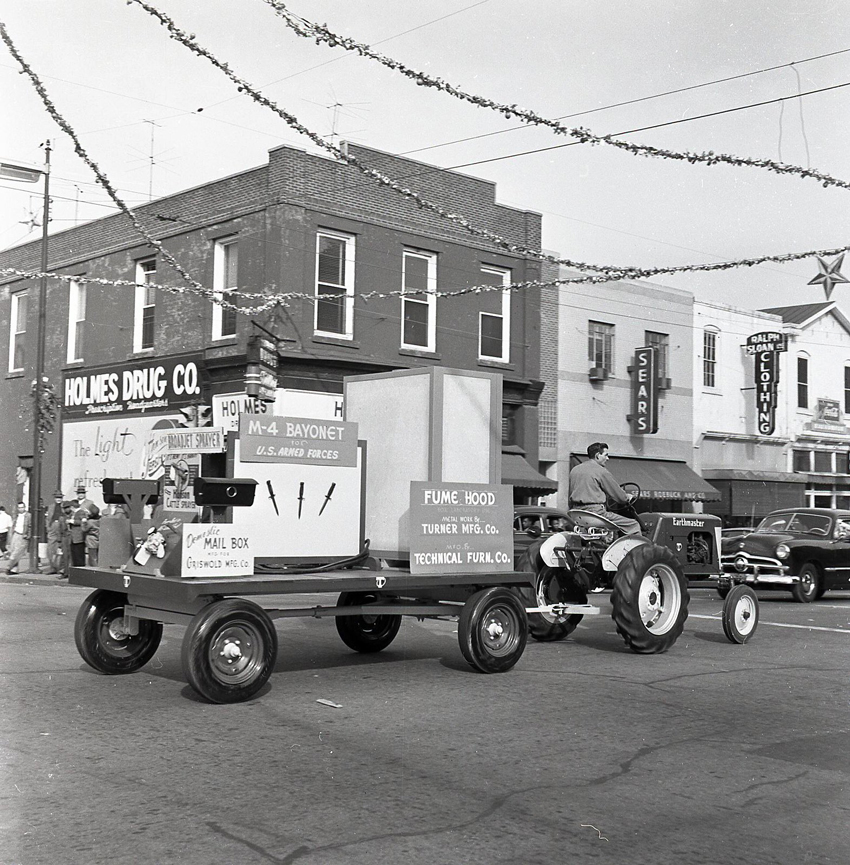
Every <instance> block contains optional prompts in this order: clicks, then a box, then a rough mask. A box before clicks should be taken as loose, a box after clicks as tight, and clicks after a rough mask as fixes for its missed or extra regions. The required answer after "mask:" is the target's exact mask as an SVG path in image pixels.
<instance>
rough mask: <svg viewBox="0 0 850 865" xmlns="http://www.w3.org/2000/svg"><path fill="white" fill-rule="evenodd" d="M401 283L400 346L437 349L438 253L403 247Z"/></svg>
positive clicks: (429, 349) (428, 349) (426, 349)
mask: <svg viewBox="0 0 850 865" xmlns="http://www.w3.org/2000/svg"><path fill="white" fill-rule="evenodd" d="M401 286H402V295H401V347H402V348H415V349H423V350H425V351H436V350H437V294H436V292H437V256H436V255H435V254H434V253H433V252H419V251H415V250H412V249H405V250H404V258H403V261H402V274H401Z"/></svg>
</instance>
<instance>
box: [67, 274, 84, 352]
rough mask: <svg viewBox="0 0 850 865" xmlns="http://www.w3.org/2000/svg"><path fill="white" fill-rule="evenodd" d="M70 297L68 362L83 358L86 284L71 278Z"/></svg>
mask: <svg viewBox="0 0 850 865" xmlns="http://www.w3.org/2000/svg"><path fill="white" fill-rule="evenodd" d="M69 289H70V290H69V297H68V351H67V360H68V363H71V361H74V360H82V359H83V339H84V337H85V330H86V286H85V285H81V284H80V283H79V282H75V281H74V280H71V282H70V283H69Z"/></svg>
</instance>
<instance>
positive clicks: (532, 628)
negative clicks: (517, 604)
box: [518, 553, 587, 643]
mask: <svg viewBox="0 0 850 865" xmlns="http://www.w3.org/2000/svg"><path fill="white" fill-rule="evenodd" d="M538 562H539V568H538V569H535V567H534V564H535V562H534V559H533V558H532V557H531V556H529V555H528V553H526V554H524V555H523V556H522V558H521V559H520V560H519V566H518V570H520V571H526V572H528V573H533V574H535V577H534V586H533V587H532V586H529V587H523V588H522V589H520V590H519V593H520V597H521V598H522V601H523V603H524V604H525V605H526V606H527V607H545V606H548V605H549V604H586V603H587V593H586V592H584V591H582V589H580V588H579V587H578V586H574V585H571V584H569V583H568V584H567V586H566V588H564V587H562V582H561V580H559V579H558V576H559V571H558V569H557V568H550V567H549V566H548V565H546V564H544V563H543V562H540V561H539V559H538ZM563 576H564V577H565V578H566V577H568V575H567V574H566V573H564V574H563ZM526 615H527V616H528V633H529V634H530V635H531V636H532V637H533V638H534V639H535V640H537V641H538V642H541V643H552V642H554V641H555V640H563V639H564V638H566V637H568V636H569V635H570V634H571V633H572V632H573V631H574V630H575V629H576V628H577V627H578V624H579V622H580V621H581V620H582V619H583V618H584V616H582V615H581V614H578V613H576V614H574V615H571V616H567V617H566V619H559V618H558V617H557V616H553V615H551V614H550V613H527V614H526Z"/></svg>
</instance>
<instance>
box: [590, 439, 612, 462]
mask: <svg viewBox="0 0 850 865" xmlns="http://www.w3.org/2000/svg"><path fill="white" fill-rule="evenodd" d="M607 450H608V445H607V444H605V442H594V443H593V444H592V445H588V446H587V455H588V456H589V457H590V458H591V459H592V460H593V459H596V454H601V453H602V451H607Z"/></svg>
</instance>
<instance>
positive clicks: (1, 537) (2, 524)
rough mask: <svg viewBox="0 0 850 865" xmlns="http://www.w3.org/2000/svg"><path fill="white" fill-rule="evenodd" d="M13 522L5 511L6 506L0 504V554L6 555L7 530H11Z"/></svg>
mask: <svg viewBox="0 0 850 865" xmlns="http://www.w3.org/2000/svg"><path fill="white" fill-rule="evenodd" d="M14 524H15V521H14V520H13V519H12V518H11V517H10V516H9V514H8V513H6V508H4V507H3V505H0V555H3V556H5V555H6V549H7V544H8V542H9V532H10V531H12V526H13V525H14Z"/></svg>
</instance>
